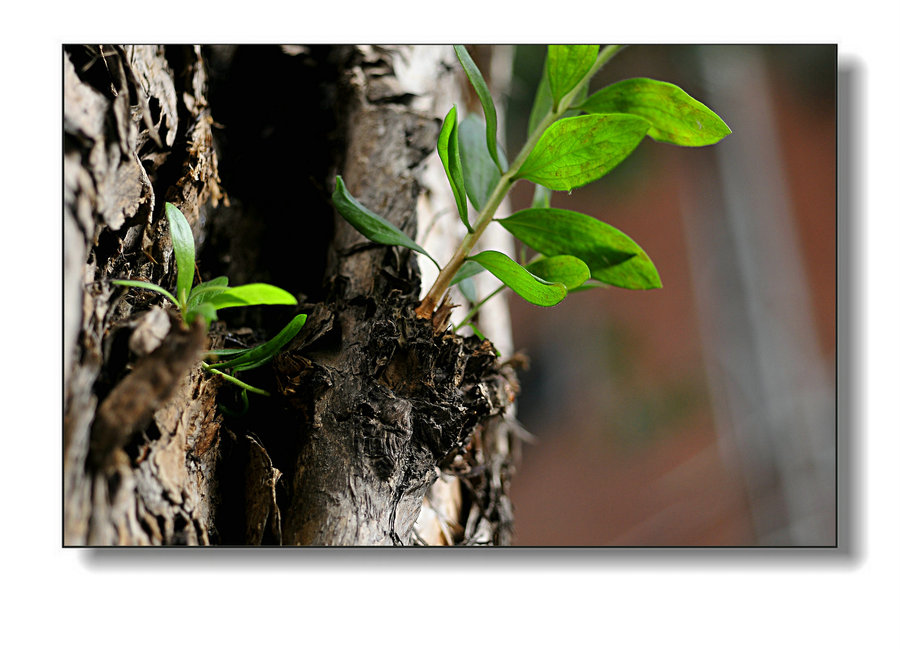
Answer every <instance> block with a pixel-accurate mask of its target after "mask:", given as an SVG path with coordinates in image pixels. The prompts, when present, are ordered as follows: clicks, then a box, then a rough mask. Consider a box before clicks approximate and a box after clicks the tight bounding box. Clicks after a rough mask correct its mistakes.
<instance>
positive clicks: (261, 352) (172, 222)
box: [112, 203, 306, 405]
mask: <svg viewBox="0 0 900 649" xmlns="http://www.w3.org/2000/svg"><path fill="white" fill-rule="evenodd" d="M166 219H167V221H168V222H169V231H170V232H171V235H172V248H173V250H174V252H175V266H176V269H177V274H176V293H177V297H176V296H175V295H172V294H171V293H170V292H169V291H167V290H166V289H164V288H163V287H161V286H159V285H157V284H153V283H151V282H145V281H142V280H132V279H114V280H112V283H113V284H116V285H118V286H125V287H132V288H142V289H146V290H149V291H155V292H156V293H159V294H161V295H163V296H164V297H166V298H167V299H168V300H169V301H171V302H172V303H173V304H174V305H175V306H176V308H177V309H178V311H179V312H180V313H181V319H182V321H183V322H184V324H185V325H188V326H190V325H191V324H192V323H193V322H194V321H195V320H196V319H197V318H200V319H201V321H202V322H203V325H204V327H209V324H210V323H211V322H213V321H214V320H218V311H219V309H226V308H232V307H245V306H257V305H262V304H286V305H292V304H297V299H296V298H295V297H294V296H293V295H291V294H290V293H288V292H287V291H285V290H284V289H281V288H278V287H277V286H272V285H271V284H260V283H257V284H243V285H241V286H233V287H229V286H228V278H227V277H225V276H222V277H216V278H215V279H211V280H209V281H208V282H202V283H200V284H197V285H196V286H194V287H193V288H192V287H191V286H192V284H193V283H194V263H195V256H196V253H195V247H194V235H193V233H192V232H191V226H190V224H189V223H188V221H187V219H186V218H185V216H184V214H183V213H182V212H181V210H179V209H178V208H177V207H175V206H174V205H172V204H171V203H166ZM305 322H306V315H305V314H300V315H297V316H295V317H294V318H293V319H292V320H291V321H290V322H289V323H288V324H287V326H285V327H284V329H282V330H281V331H280V332H279V333H278V334H277V335H276V336H275V337H274V338H272V339H271V340H269V341H268V342H265V343H262V344H261V345H256V346H254V347H249V348H247V349H219V350H213V351H210V352H208V353H207V358H208V360H212V358H217V359H218V358H220V357H223V356H224V357H229V358H228V360H226V361H221V362H215V363H212V364H210V363H207V362H206V361H203V362H202V363H201V365H202V367H203V369H204V370H206V371H207V372H210V373H211V374H217V375H219V376H221V377H223V378H224V379H225V380H227V381H230V382H231V383H234V384H235V385H237V386H238V387H239V388H241V389H242V391H243V392H242V398H243V400H244V403H245V405H246V403H247V392H248V391H249V392H254V393H256V394H262V395H265V396H270V395H269V393H268V392H266V391H265V390H262V389H260V388H256V387H253V386H252V385H248V384H247V383H245V382H243V381H241V380H239V379H237V378H235V377H234V376H233V375H231V374H227V373H226V372H225V371H223V370H230V371H231V372H241V371H245V370H250V369H254V368H256V367H259V366H261V365H264V364H266V363H268V362H269V361H271V360H272V358H273V357H274V356H275V354H277V353H278V351H279V350H280V349H281V348H282V347H284V345H286V344H287V343H288V342H290V340H291V339H292V338H293V337H294V336H295V335H297V332H298V331H300V329H301V328H302V327H303V325H304V323H305Z"/></svg>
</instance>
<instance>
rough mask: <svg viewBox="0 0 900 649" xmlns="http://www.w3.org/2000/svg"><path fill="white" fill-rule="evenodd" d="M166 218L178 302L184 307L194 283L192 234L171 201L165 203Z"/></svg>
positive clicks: (185, 220) (184, 219)
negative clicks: (176, 274) (172, 252)
mask: <svg viewBox="0 0 900 649" xmlns="http://www.w3.org/2000/svg"><path fill="white" fill-rule="evenodd" d="M166 219H167V220H168V221H169V233H170V234H171V235H172V247H173V249H174V250H175V264H176V265H177V266H178V279H177V281H176V287H177V291H176V292H177V294H178V304H179V305H180V306H181V307H182V308H184V307H185V306H187V296H188V293H190V290H191V284H193V283H194V235H193V233H192V232H191V226H190V224H189V223H188V221H187V219H186V218H185V217H184V214H182V213H181V210H179V209H178V208H177V207H175V206H174V205H172V204H171V203H166Z"/></svg>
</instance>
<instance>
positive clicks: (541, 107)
mask: <svg viewBox="0 0 900 649" xmlns="http://www.w3.org/2000/svg"><path fill="white" fill-rule="evenodd" d="M587 93H588V85H587V84H584V85H583V86H582V87H581V89H580V90H579V91H578V94H577V95H575V97H574V99H573V100H572V101H573V104H578V103H581V102H583V101H584V100H585V98H586V97H587ZM551 110H553V96H552V95H551V94H550V81H549V80H548V79H547V62H546V61H545V62H544V71H543V74H542V75H541V81H540V83H539V84H538V88H537V92H536V93H535V96H534V103H533V104H532V106H531V114H530V115H529V117H528V135H531V134H532V133H534V130H535V129H536V128H537V127H538V124H540V123H541V120H543V119H544V118H545V117H546V116H547V113H549V112H550V111H551ZM577 114H578V111H574V110H567V111H566V112H565V113H563V115H562V117H571V116H573V115H577Z"/></svg>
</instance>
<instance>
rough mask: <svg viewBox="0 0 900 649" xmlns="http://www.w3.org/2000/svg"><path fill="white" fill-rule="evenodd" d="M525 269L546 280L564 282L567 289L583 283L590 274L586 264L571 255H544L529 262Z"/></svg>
mask: <svg viewBox="0 0 900 649" xmlns="http://www.w3.org/2000/svg"><path fill="white" fill-rule="evenodd" d="M525 269H526V270H527V271H528V272H529V273H531V274H532V275H537V276H538V277H540V278H541V279H545V280H547V281H548V282H558V283H560V284H564V285H565V287H566V290H569V291H571V290H573V289H576V288H578V287H579V286H581V285H582V284H584V283H585V282H586V281H587V280H588V279H589V278H590V276H591V270H590V269H589V268H588V267H587V264H585V263H584V262H583V261H581V260H580V259H579V258H578V257H573V256H571V255H555V256H553V257H544V258H542V259H538V260H537V261H533V262H531V263H530V264H528V265H527V266H525Z"/></svg>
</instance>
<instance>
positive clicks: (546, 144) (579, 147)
mask: <svg viewBox="0 0 900 649" xmlns="http://www.w3.org/2000/svg"><path fill="white" fill-rule="evenodd" d="M648 128H650V123H649V122H647V121H646V120H645V119H643V118H641V117H636V116H633V115H582V116H580V117H567V118H565V119H561V120H559V121H557V122H554V123H553V124H551V125H550V127H549V128H548V129H547V130H546V131H545V132H544V134H543V135H542V136H541V139H540V140H539V141H538V143H537V145H536V146H535V148H534V150H533V151H532V152H531V154H530V155H529V156H528V158H527V159H526V160H525V163H524V164H523V165H522V167H521V168H520V169H519V172H518V174H516V176H517V177H518V178H525V179H526V180H530V181H532V182H535V183H538V184H540V185H544V186H546V187H549V188H550V189H555V190H569V189H574V188H575V187H581V186H582V185H586V184H587V183H589V182H592V181H594V180H597V179H598V178H600V177H602V176H604V175H605V174H607V173H608V172H609V171H611V170H612V169H614V168H615V167H616V166H617V165H618V164H619V163H620V162H622V160H624V159H625V158H627V157H628V156H629V155H630V154H631V152H632V151H634V149H635V147H637V145H638V144H640V141H641V140H642V139H643V137H644V135H646V133H647V129H648Z"/></svg>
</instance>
